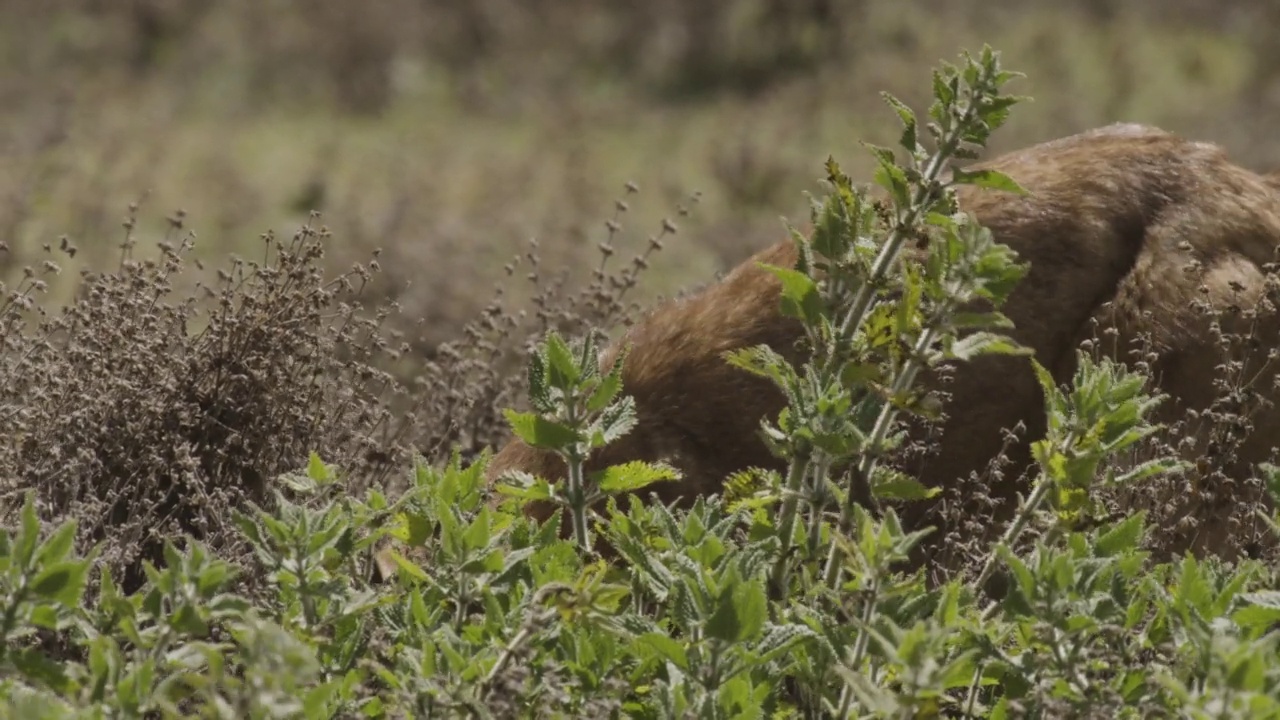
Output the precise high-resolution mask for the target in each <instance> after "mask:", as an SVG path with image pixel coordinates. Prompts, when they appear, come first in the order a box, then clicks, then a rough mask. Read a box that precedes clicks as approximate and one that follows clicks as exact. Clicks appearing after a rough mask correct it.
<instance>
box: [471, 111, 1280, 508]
mask: <svg viewBox="0 0 1280 720" xmlns="http://www.w3.org/2000/svg"><path fill="white" fill-rule="evenodd" d="M982 165H983V166H985V167H991V168H997V169H999V170H1002V171H1003V172H1005V173H1007V174H1009V175H1010V176H1012V177H1013V178H1014V179H1015V180H1016V181H1017V182H1018V183H1020V184H1021V185H1022V186H1023V187H1024V188H1026V189H1027V190H1028V191H1029V193H1030V195H1029V196H1025V197H1019V196H1015V195H1012V194H1008V193H1002V192H998V191H990V190H980V189H976V188H971V187H964V188H961V189H960V190H959V191H958V192H959V202H960V206H961V209H963V210H967V211H969V212H972V213H974V214H975V215H976V216H977V218H978V220H979V221H980V222H981V223H983V224H984V225H986V226H987V227H989V228H990V229H991V230H992V232H993V233H994V235H995V238H996V239H997V240H998V241H1000V242H1003V243H1005V244H1008V245H1009V246H1011V247H1012V248H1013V249H1014V250H1015V251H1017V253H1018V254H1019V255H1020V256H1021V258H1022V259H1024V260H1027V261H1029V262H1030V263H1031V267H1030V271H1029V274H1028V275H1027V277H1026V278H1025V279H1024V280H1023V281H1022V283H1021V284H1020V285H1019V286H1018V288H1017V290H1016V291H1015V292H1014V293H1013V295H1012V297H1011V298H1010V300H1009V302H1008V303H1007V304H1006V305H1005V307H1004V308H1003V309H1004V312H1005V313H1006V314H1007V315H1008V316H1009V317H1010V318H1011V319H1012V320H1013V321H1014V323H1015V324H1016V329H1015V330H1013V331H1012V333H1011V334H1012V335H1013V337H1014V338H1015V339H1017V340H1018V341H1019V342H1021V343H1022V344H1024V345H1026V346H1029V347H1030V348H1032V349H1033V350H1034V351H1035V354H1036V357H1037V358H1038V359H1039V361H1040V362H1041V363H1043V364H1044V365H1045V366H1046V367H1047V368H1049V369H1050V371H1052V372H1053V374H1054V376H1055V378H1056V379H1057V380H1058V381H1059V382H1063V381H1066V380H1069V379H1070V376H1071V373H1072V372H1073V370H1074V361H1075V354H1074V353H1075V348H1076V347H1077V346H1078V344H1079V343H1080V341H1081V340H1083V339H1085V338H1088V337H1090V336H1092V335H1093V333H1094V330H1095V328H1094V326H1093V324H1092V323H1091V320H1093V319H1096V320H1097V321H1098V323H1099V327H1098V329H1100V330H1105V329H1107V328H1111V329H1114V330H1115V331H1116V333H1117V337H1116V340H1115V342H1108V343H1107V344H1106V345H1107V347H1108V348H1120V349H1122V350H1123V349H1125V348H1127V347H1128V346H1129V341H1130V340H1131V339H1133V338H1135V337H1136V336H1137V335H1138V334H1139V333H1149V334H1150V335H1151V337H1152V339H1153V340H1154V341H1155V345H1156V348H1157V349H1158V352H1159V356H1158V361H1157V362H1156V364H1155V367H1154V368H1152V369H1153V370H1154V372H1155V373H1156V375H1157V377H1158V380H1157V382H1158V386H1159V389H1160V390H1163V391H1165V392H1167V393H1169V394H1171V395H1172V396H1173V398H1174V399H1175V401H1176V402H1175V403H1172V404H1169V405H1168V406H1167V407H1166V408H1165V410H1164V411H1163V414H1162V417H1163V418H1165V419H1169V418H1173V417H1176V413H1181V412H1185V410H1186V408H1202V407H1205V406H1206V405H1207V404H1208V403H1209V402H1210V400H1211V399H1212V397H1213V395H1214V392H1213V388H1212V387H1211V379H1212V377H1213V373H1214V372H1215V370H1214V367H1215V365H1216V364H1217V363H1218V361H1219V359H1218V358H1219V356H1218V354H1217V352H1216V351H1215V348H1214V346H1213V340H1212V337H1211V335H1210V331H1209V326H1208V322H1207V320H1205V319H1204V318H1203V317H1202V316H1201V315H1200V314H1199V313H1197V312H1196V311H1195V310H1193V309H1192V307H1191V305H1192V303H1193V301H1195V300H1197V299H1200V300H1204V301H1207V302H1208V303H1209V304H1211V305H1212V306H1213V307H1215V308H1218V309H1225V308H1229V307H1232V306H1239V307H1242V308H1246V309H1249V308H1253V307H1255V306H1256V305H1257V303H1258V300H1259V298H1261V297H1262V295H1263V293H1264V280H1263V270H1262V267H1261V266H1262V265H1263V264H1264V263H1269V262H1271V261H1272V260H1273V259H1274V253H1275V250H1276V247H1277V245H1280V192H1278V191H1280V176H1270V177H1265V178H1264V177H1263V176H1260V175H1258V174H1256V173H1253V172H1251V171H1248V170H1245V169H1243V168H1240V167H1238V166H1236V165H1234V164H1232V163H1231V162H1229V161H1228V160H1227V159H1226V157H1225V154H1224V153H1223V151H1222V150H1221V149H1220V148H1219V147H1218V146H1216V145H1212V144H1208V143H1201V142H1193V141H1188V140H1184V139H1181V138H1178V137H1176V136H1174V135H1171V134H1168V133H1165V132H1163V131H1160V130H1157V129H1154V128H1149V127H1143V126H1138V125H1112V126H1108V127H1105V128H1100V129H1097V130H1093V131H1090V132H1086V133H1082V134H1079V135H1074V136H1070V137H1066V138H1062V139H1059V140H1055V141H1052V142H1047V143H1043V144H1040V145H1036V146H1032V147H1029V148H1026V149H1023V150H1019V151H1016V152H1013V153H1010V154H1007V155H1004V156H1001V157H998V158H996V159H993V160H990V161H988V162H985V163H982ZM794 260H795V250H794V247H793V245H792V243H791V242H790V241H784V242H780V243H778V244H777V245H774V246H773V247H770V248H767V249H765V250H762V251H760V252H759V253H757V254H756V255H755V256H753V257H752V258H750V259H749V260H747V261H746V262H744V263H743V264H741V265H739V266H738V267H737V268H735V269H734V270H733V271H732V272H731V273H730V274H729V275H728V276H727V277H725V278H724V279H723V280H722V281H721V282H718V283H716V284H713V285H711V286H710V287H708V288H707V289H705V290H704V291H702V292H700V293H698V294H696V295H694V296H692V297H688V298H686V299H683V300H680V301H677V302H669V303H666V304H664V305H661V306H660V307H658V308H657V309H655V310H654V311H653V312H652V313H651V314H650V315H648V316H647V317H646V318H645V319H644V320H643V321H642V322H640V323H638V324H637V325H635V326H634V327H632V328H631V329H630V331H629V332H627V333H626V335H625V336H624V337H623V338H622V339H621V340H620V343H626V344H630V345H631V346H632V350H631V353H630V355H629V356H628V358H627V361H626V364H625V369H624V376H623V378H624V379H623V382H624V388H625V392H627V393H629V394H630V395H632V396H634V398H635V400H636V407H637V411H638V416H639V420H638V425H637V426H636V428H635V429H634V430H633V431H632V432H631V433H630V434H629V435H627V436H626V437H624V438H622V439H621V440H620V441H618V442H616V443H614V444H613V445H612V446H610V447H608V448H606V449H605V450H603V451H602V452H600V453H599V454H598V455H597V456H596V457H595V458H593V460H592V461H591V462H590V464H589V469H596V468H600V467H603V466H606V465H608V464H611V463H617V462H620V461H624V460H630V459H637V458H639V459H646V460H665V461H667V462H669V463H671V464H672V465H674V466H675V467H677V468H679V469H680V470H681V471H682V472H683V474H684V479H683V481H681V482H679V483H659V484H657V485H655V486H652V490H653V491H654V492H656V493H657V495H658V496H659V498H660V499H662V500H663V501H671V500H675V499H677V498H681V497H682V498H685V499H688V498H691V497H693V496H697V495H702V494H706V493H711V492H715V491H717V490H718V489H719V488H720V487H721V483H722V481H723V479H724V477H725V476H726V475H727V474H729V473H731V472H733V471H736V470H740V469H743V468H746V467H749V466H763V467H778V464H777V462H776V460H775V459H774V458H773V457H772V456H771V455H770V454H769V453H768V452H767V451H766V449H765V448H764V446H763V444H762V443H761V442H760V441H759V439H758V438H757V428H758V427H759V423H760V419H761V418H762V417H764V416H766V415H768V416H776V414H777V412H778V411H779V409H780V408H781V407H782V399H781V397H780V395H779V394H778V392H777V391H776V390H774V389H773V387H772V386H771V385H770V384H768V383H767V382H765V381H762V380H760V379H757V378H754V377H752V376H750V375H748V374H747V373H745V372H743V371H741V370H738V369H735V368H732V367H730V366H728V365H727V364H726V363H725V361H724V360H723V357H722V355H723V353H724V352H725V351H726V350H730V349H734V348H740V347H744V346H747V345H753V344H758V343H766V344H768V345H770V346H772V347H773V348H774V349H776V350H778V351H780V352H782V353H784V354H786V355H788V356H789V357H790V358H791V359H792V360H793V361H798V360H800V358H799V357H798V356H797V352H796V350H795V349H794V343H795V341H796V339H797V338H798V328H797V326H796V325H795V323H794V322H793V321H792V320H789V319H787V318H784V317H782V316H781V315H780V314H779V310H778V301H779V287H778V283H777V281H776V280H775V278H774V277H773V276H772V275H770V274H769V273H767V272H765V271H763V270H761V269H759V268H758V267H757V265H756V263H757V262H760V261H763V262H767V263H771V264H775V265H784V266H789V265H791V264H792V263H793V262H794ZM1223 322H1224V324H1225V323H1228V322H1229V321H1228V320H1224V321H1223ZM1237 322H1239V323H1244V322H1246V321H1245V320H1241V319H1237ZM1260 322H1261V323H1263V324H1262V325H1261V326H1260V328H1259V331H1258V332H1259V334H1260V336H1261V337H1262V338H1263V339H1264V341H1265V342H1267V343H1269V344H1274V341H1275V339H1276V338H1277V337H1280V332H1277V330H1280V328H1277V326H1276V323H1275V321H1274V319H1271V318H1262V319H1261V320H1260ZM1240 327H1244V325H1243V324H1242V325H1240ZM1229 329H1230V328H1229ZM617 347H618V346H617V345H616V344H615V346H614V349H613V351H612V352H616V350H617ZM612 352H611V353H609V354H608V355H607V356H606V357H605V361H606V362H607V361H610V360H611V359H612ZM1262 355H1265V352H1264V353H1262ZM925 381H926V382H927V381H928V379H927V378H926V379H925ZM1258 382H1259V383H1260V385H1259V388H1260V389H1262V390H1264V391H1265V392H1268V393H1270V394H1274V393H1271V381H1270V377H1269V376H1268V377H1267V378H1264V379H1259V380H1258ZM947 388H948V390H949V392H950V393H951V400H950V402H949V404H948V405H947V408H946V409H947V413H948V418H947V420H946V421H945V423H944V425H943V427H942V435H941V446H940V451H939V453H938V454H937V455H936V456H933V457H931V458H930V459H929V460H928V461H927V462H926V463H925V464H924V465H923V466H922V467H919V468H918V469H915V470H913V472H915V473H916V474H917V476H918V477H919V478H920V479H921V480H922V481H923V482H924V483H926V484H928V485H930V486H943V485H946V484H947V483H949V482H953V481H954V480H955V478H957V477H960V476H967V475H968V474H969V473H970V472H972V471H976V470H980V469H982V468H983V467H984V466H985V465H986V464H987V463H988V462H989V461H990V460H991V459H992V458H993V457H995V456H996V455H997V454H998V453H999V452H1000V450H1001V448H1002V433H1001V429H1002V428H1010V427H1013V426H1014V425H1015V424H1017V423H1019V422H1022V423H1025V424H1026V426H1027V428H1028V433H1026V435H1025V436H1024V438H1026V439H1027V440H1034V439H1036V438H1038V437H1040V436H1041V435H1042V433H1043V431H1044V412H1043V399H1042V394H1041V390H1040V388H1039V386H1038V385H1037V384H1036V381H1035V379H1034V377H1033V374H1032V372H1031V369H1030V365H1029V363H1028V361H1027V360H1026V359H1025V358H1009V357H984V358H980V359H978V360H977V361H975V362H972V363H965V364H961V365H960V366H959V367H958V368H957V369H956V372H955V375H954V379H953V381H952V382H951V383H949V385H948V386H947ZM1255 425H1256V432H1255V433H1254V434H1253V435H1252V436H1251V438H1250V439H1249V440H1248V441H1247V442H1246V443H1245V444H1244V446H1243V447H1241V448H1240V453H1239V457H1238V461H1239V462H1241V463H1246V462H1249V463H1251V462H1253V461H1256V460H1259V459H1265V456H1266V455H1267V453H1268V451H1269V449H1270V447H1271V445H1272V444H1273V443H1274V442H1277V441H1280V434H1278V431H1280V415H1278V414H1277V413H1276V412H1275V411H1265V412H1263V413H1261V414H1260V415H1259V416H1258V417H1256V418H1255ZM1011 456H1012V459H1013V460H1014V461H1015V463H1016V464H1017V465H1016V466H1015V468H1013V472H1006V473H1004V477H1005V478H1007V479H1006V480H1004V481H1003V482H1002V484H1001V485H1000V486H998V487H993V488H992V489H991V494H992V495H993V496H995V497H998V498H1002V499H1008V498H1010V497H1012V495H1013V493H1014V492H1016V491H1017V490H1018V489H1019V488H1018V486H1017V485H1016V477H1017V475H1019V470H1020V469H1021V468H1022V467H1025V466H1026V464H1028V463H1029V462H1030V456H1029V448H1028V445H1027V443H1025V442H1024V443H1022V444H1020V445H1016V446H1014V447H1013V448H1012V449H1011ZM516 469H519V470H526V471H529V472H532V473H535V474H538V475H541V476H544V477H548V478H560V477H563V474H564V467H563V465H562V464H561V463H560V462H559V461H558V459H557V458H555V457H554V456H553V455H551V454H549V453H545V452H541V451H537V450H534V449H532V448H530V447H528V446H527V445H525V444H524V443H522V442H520V441H518V440H515V441H512V442H511V443H509V444H508V445H507V446H506V447H504V448H503V449H502V450H501V452H499V453H498V454H497V455H496V456H495V458H494V459H493V461H492V463H491V464H490V465H489V468H488V475H489V478H490V480H491V481H492V480H495V479H497V478H498V476H500V475H501V474H502V473H504V472H505V471H508V470H516ZM1240 472H1244V470H1240ZM530 512H531V513H533V514H534V515H535V516H537V517H540V518H545V517H547V515H548V509H547V508H545V507H539V506H535V507H531V508H530ZM916 517H917V518H918V517H919V515H918V514H917V515H916Z"/></svg>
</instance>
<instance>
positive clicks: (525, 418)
mask: <svg viewBox="0 0 1280 720" xmlns="http://www.w3.org/2000/svg"><path fill="white" fill-rule="evenodd" d="M503 415H505V416H506V418H507V422H508V423H509V424H510V425H511V431H512V432H513V433H515V435H516V437H518V438H520V439H521V440H523V441H524V442H525V443H527V444H528V445H530V446H531V447H536V448H543V449H548V450H559V449H561V448H564V447H567V446H569V445H572V444H573V443H576V442H578V440H579V436H578V433H577V432H576V431H574V429H573V428H570V427H568V426H566V425H562V424H560V423H558V422H555V421H553V420H547V419H546V418H543V417H542V416H540V415H537V414H535V413H522V412H516V411H514V410H511V409H509V408H508V409H505V410H503Z"/></svg>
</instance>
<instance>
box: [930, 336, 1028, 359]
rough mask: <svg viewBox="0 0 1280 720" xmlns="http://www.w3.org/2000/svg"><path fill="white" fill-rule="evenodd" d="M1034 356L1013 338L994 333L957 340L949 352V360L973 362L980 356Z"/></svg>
mask: <svg viewBox="0 0 1280 720" xmlns="http://www.w3.org/2000/svg"><path fill="white" fill-rule="evenodd" d="M1032 354H1033V351H1032V349H1031V348H1029V347H1026V346H1024V345H1019V344H1018V343H1017V342H1016V341H1014V340H1013V339H1012V338H1010V337H1007V336H1005V335H1000V334H997V333H992V332H982V331H980V332H973V333H969V334H968V335H965V336H964V337H962V338H960V339H959V340H956V341H955V342H954V343H952V344H951V347H950V348H949V350H948V352H947V357H948V358H954V359H957V360H972V359H973V358H975V357H977V356H979V355H1021V356H1030V355H1032Z"/></svg>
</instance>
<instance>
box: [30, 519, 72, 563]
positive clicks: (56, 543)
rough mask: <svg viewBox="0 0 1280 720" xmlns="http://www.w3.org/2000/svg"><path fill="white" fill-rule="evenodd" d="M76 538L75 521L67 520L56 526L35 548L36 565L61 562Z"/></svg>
mask: <svg viewBox="0 0 1280 720" xmlns="http://www.w3.org/2000/svg"><path fill="white" fill-rule="evenodd" d="M75 539H76V523H75V521H74V520H68V521H66V522H64V523H62V524H61V525H59V526H58V529H56V530H54V531H53V533H52V534H50V535H49V537H48V538H46V539H45V541H44V542H43V543H41V544H40V547H39V549H38V550H36V563H35V564H36V566H40V565H44V564H47V563H56V562H61V561H62V560H63V559H64V558H66V557H67V553H69V552H71V548H72V546H73V545H74V544H75Z"/></svg>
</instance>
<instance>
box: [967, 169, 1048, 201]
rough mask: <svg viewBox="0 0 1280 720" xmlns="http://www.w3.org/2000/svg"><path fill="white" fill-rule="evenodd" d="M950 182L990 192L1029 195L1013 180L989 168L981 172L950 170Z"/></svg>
mask: <svg viewBox="0 0 1280 720" xmlns="http://www.w3.org/2000/svg"><path fill="white" fill-rule="evenodd" d="M951 182H953V183H956V184H961V185H976V186H978V187H981V188H988V189H991V190H1002V191H1004V192H1010V193H1014V194H1016V195H1028V194H1029V193H1028V192H1027V191H1026V189H1025V188H1023V187H1022V186H1021V185H1019V184H1018V183H1017V182H1016V181H1015V180H1014V179H1013V178H1011V177H1009V176H1008V175H1006V174H1004V173H1002V172H1000V171H999V170H992V169H990V168H986V169H981V170H962V169H961V168H958V167H953V168H952V169H951Z"/></svg>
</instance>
